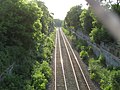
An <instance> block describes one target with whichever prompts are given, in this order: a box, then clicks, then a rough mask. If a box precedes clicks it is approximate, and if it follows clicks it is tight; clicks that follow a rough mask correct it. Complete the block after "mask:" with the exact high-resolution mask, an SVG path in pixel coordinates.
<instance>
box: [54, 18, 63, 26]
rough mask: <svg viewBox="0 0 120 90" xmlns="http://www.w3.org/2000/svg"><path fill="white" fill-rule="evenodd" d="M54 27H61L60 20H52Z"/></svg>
mask: <svg viewBox="0 0 120 90" xmlns="http://www.w3.org/2000/svg"><path fill="white" fill-rule="evenodd" d="M54 23H55V27H62V20H59V19H54Z"/></svg>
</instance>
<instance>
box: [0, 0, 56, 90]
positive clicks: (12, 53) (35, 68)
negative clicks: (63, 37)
mask: <svg viewBox="0 0 120 90" xmlns="http://www.w3.org/2000/svg"><path fill="white" fill-rule="evenodd" d="M0 13H1V14H0V67H1V68H0V74H2V73H3V72H5V70H7V68H8V67H9V66H10V65H12V64H13V63H15V64H14V65H13V67H12V68H11V70H8V71H7V72H5V73H4V74H3V75H2V77H1V78H0V90H46V85H47V83H48V80H49V79H50V76H51V68H50V66H49V63H50V61H51V55H52V50H53V46H54V42H53V41H54V34H55V32H53V31H54V26H53V18H52V16H51V15H50V13H49V11H48V9H47V7H46V6H45V5H44V3H43V2H41V1H39V0H33V1H32V0H31V1H29V0H1V1H0Z"/></svg>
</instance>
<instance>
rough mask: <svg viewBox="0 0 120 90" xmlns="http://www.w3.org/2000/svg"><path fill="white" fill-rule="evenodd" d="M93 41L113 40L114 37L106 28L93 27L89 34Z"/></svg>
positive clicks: (98, 42)
mask: <svg viewBox="0 0 120 90" xmlns="http://www.w3.org/2000/svg"><path fill="white" fill-rule="evenodd" d="M89 36H90V39H91V41H93V42H95V43H97V44H100V43H101V42H105V43H108V42H113V41H114V40H113V38H112V37H111V35H109V33H108V32H107V31H106V30H105V28H98V27H95V28H93V29H92V31H91V33H90V34H89Z"/></svg>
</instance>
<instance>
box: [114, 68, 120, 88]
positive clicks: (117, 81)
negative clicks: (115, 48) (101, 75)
mask: <svg viewBox="0 0 120 90" xmlns="http://www.w3.org/2000/svg"><path fill="white" fill-rule="evenodd" d="M119 89H120V70H118V71H115V72H114V73H113V75H112V90H119Z"/></svg>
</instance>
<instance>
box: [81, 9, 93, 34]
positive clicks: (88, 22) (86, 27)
mask: <svg viewBox="0 0 120 90" xmlns="http://www.w3.org/2000/svg"><path fill="white" fill-rule="evenodd" d="M90 13H91V10H90V8H89V9H88V10H86V9H84V10H83V11H82V13H81V15H80V22H81V26H82V29H83V32H84V33H86V34H88V35H89V33H90V32H91V30H92V27H93V26H92V21H93V18H92V17H91V16H90Z"/></svg>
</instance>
